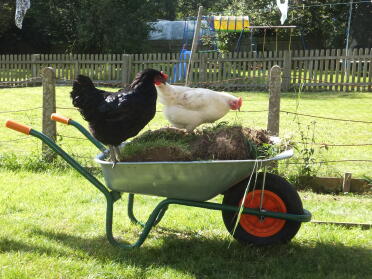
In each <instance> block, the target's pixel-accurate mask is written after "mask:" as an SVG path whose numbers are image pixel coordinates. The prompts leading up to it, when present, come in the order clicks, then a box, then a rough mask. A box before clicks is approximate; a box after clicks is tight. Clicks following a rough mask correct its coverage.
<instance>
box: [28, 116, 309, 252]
mask: <svg viewBox="0 0 372 279" xmlns="http://www.w3.org/2000/svg"><path fill="white" fill-rule="evenodd" d="M68 124H70V125H73V126H74V127H75V128H77V129H78V130H79V131H80V132H82V133H83V134H84V135H85V136H86V137H87V138H88V139H89V140H90V141H91V142H92V143H93V144H94V145H95V146H96V147H97V148H98V149H100V150H102V151H103V150H104V149H105V148H104V146H103V145H102V144H101V143H100V142H98V141H97V140H96V139H95V138H93V136H92V135H91V134H90V133H89V132H88V131H87V130H86V129H85V128H84V127H83V126H81V125H80V124H79V123H77V122H75V121H73V120H71V119H70V120H69V122H68ZM29 134H30V135H32V136H34V137H36V138H39V139H40V140H42V141H43V142H44V143H45V144H46V145H48V146H49V147H50V148H51V149H52V150H53V151H54V152H56V153H57V154H58V155H60V156H61V157H62V158H63V159H64V160H65V161H66V162H67V163H68V164H70V165H71V166H72V167H73V168H74V169H75V170H77V171H78V172H79V173H80V174H81V175H82V176H84V177H85V178H86V179H87V180H88V181H89V182H90V183H92V184H93V186H94V187H96V188H97V189H98V190H99V191H100V192H102V194H103V195H104V196H105V198H106V205H107V206H106V237H107V239H108V241H109V242H110V244H112V245H113V246H117V247H120V248H134V247H139V246H141V245H142V244H143V242H144V241H145V240H146V238H147V236H148V234H149V233H150V231H151V229H152V227H153V226H155V225H156V224H158V223H159V222H160V221H161V219H162V218H163V216H164V214H165V212H166V211H167V209H168V207H169V205H172V204H176V205H184V206H193V207H199V208H205V209H211V210H220V211H222V210H224V211H233V212H239V210H240V208H239V207H237V206H229V205H223V204H218V203H212V202H200V201H190V200H181V199H171V198H166V199H164V200H162V201H161V202H160V203H159V204H158V205H157V206H156V207H155V208H154V210H153V211H152V213H151V214H150V216H149V217H148V219H147V221H146V223H141V222H140V221H138V220H137V218H136V217H135V216H134V213H133V206H134V194H131V193H129V196H128V217H129V219H130V220H131V221H132V222H133V223H135V224H138V225H141V226H142V227H143V230H142V232H141V234H140V236H139V237H138V239H137V241H136V242H134V243H132V244H130V243H123V242H120V241H118V240H116V239H115V237H114V235H113V230H112V229H113V210H114V203H115V202H116V201H118V200H119V199H120V198H121V194H122V193H121V192H118V191H111V190H109V189H108V188H107V187H106V186H104V185H103V184H102V183H101V182H100V181H99V180H98V179H97V178H95V177H94V176H93V175H91V174H90V173H89V172H88V171H87V170H86V169H85V168H84V167H82V166H81V165H80V164H79V163H78V162H77V161H76V160H74V159H73V158H72V157H71V156H70V155H69V154H67V153H66V152H65V151H64V150H63V149H62V148H61V147H59V146H58V145H57V144H56V143H55V142H54V141H53V140H52V139H51V138H49V137H48V136H46V135H44V134H43V133H41V132H38V131H36V130H34V129H30V133H29ZM242 214H252V215H256V216H259V217H272V218H279V219H284V220H289V221H297V222H308V221H310V219H311V214H310V212H309V211H307V210H305V209H304V214H302V215H296V214H288V213H281V212H271V211H265V210H259V209H251V208H244V209H243V211H242Z"/></svg>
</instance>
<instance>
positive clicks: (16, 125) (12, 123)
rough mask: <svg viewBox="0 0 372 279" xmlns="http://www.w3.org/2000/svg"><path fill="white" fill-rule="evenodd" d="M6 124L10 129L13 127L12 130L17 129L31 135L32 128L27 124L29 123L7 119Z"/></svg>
mask: <svg viewBox="0 0 372 279" xmlns="http://www.w3.org/2000/svg"><path fill="white" fill-rule="evenodd" d="M5 126H6V127H7V128H9V129H12V130H15V131H17V132H20V133H24V134H26V135H29V134H30V132H31V130H32V128H31V127H29V126H27V125H24V124H21V123H18V122H16V121H13V120H7V121H6V122H5Z"/></svg>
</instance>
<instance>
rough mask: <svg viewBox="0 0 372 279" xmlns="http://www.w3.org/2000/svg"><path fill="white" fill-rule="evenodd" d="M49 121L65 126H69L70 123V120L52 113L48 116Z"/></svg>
mask: <svg viewBox="0 0 372 279" xmlns="http://www.w3.org/2000/svg"><path fill="white" fill-rule="evenodd" d="M50 119H52V120H54V121H57V122H59V123H62V124H66V125H69V124H70V121H71V118H68V117H66V116H63V115H60V114H58V113H52V115H51V116H50Z"/></svg>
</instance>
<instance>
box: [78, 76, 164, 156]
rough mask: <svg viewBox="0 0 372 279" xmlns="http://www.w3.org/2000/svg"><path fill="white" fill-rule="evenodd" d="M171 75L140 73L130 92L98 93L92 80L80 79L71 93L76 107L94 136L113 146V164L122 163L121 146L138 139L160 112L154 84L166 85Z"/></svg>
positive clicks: (111, 150)
mask: <svg viewBox="0 0 372 279" xmlns="http://www.w3.org/2000/svg"><path fill="white" fill-rule="evenodd" d="M166 80H167V75H166V74H163V73H162V72H159V71H157V70H154V69H146V70H144V71H142V72H140V73H138V74H137V75H136V77H135V79H134V81H133V82H132V84H131V85H130V86H129V89H128V90H127V91H124V90H120V91H119V92H117V93H113V92H107V91H104V90H100V89H97V88H96V87H95V86H94V85H93V83H92V81H91V79H90V78H89V77H86V76H83V75H79V76H78V77H77V79H76V80H75V81H74V83H73V89H72V91H71V99H72V104H73V105H74V106H75V107H76V108H78V109H79V111H80V113H81V115H82V116H83V118H84V119H85V120H86V121H88V123H89V129H90V131H91V132H92V134H93V136H94V137H95V138H96V139H97V140H99V141H100V142H102V143H103V144H106V145H108V146H109V149H110V154H111V159H112V161H113V162H115V163H116V162H117V161H120V160H121V158H120V151H119V148H118V145H120V144H121V143H122V142H123V141H125V140H126V139H128V138H131V137H134V136H136V135H137V134H138V133H139V132H140V131H141V130H142V129H143V128H144V127H145V126H146V124H147V123H149V122H150V120H151V119H152V118H153V117H154V116H155V112H156V98H157V93H156V88H155V86H154V83H157V84H159V83H165V82H166Z"/></svg>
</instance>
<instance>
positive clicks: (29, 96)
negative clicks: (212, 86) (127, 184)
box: [0, 87, 372, 178]
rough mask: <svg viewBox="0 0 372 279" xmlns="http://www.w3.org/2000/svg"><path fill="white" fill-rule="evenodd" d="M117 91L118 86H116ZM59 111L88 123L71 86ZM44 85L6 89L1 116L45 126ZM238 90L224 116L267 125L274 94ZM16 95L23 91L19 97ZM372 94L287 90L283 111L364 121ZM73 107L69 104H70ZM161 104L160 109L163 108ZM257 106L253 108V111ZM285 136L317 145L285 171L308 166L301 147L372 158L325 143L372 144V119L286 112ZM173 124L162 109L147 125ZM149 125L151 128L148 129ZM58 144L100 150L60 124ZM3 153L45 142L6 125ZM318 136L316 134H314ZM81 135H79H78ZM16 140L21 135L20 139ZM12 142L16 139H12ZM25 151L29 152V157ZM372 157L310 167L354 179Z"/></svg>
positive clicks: (367, 150)
mask: <svg viewBox="0 0 372 279" xmlns="http://www.w3.org/2000/svg"><path fill="white" fill-rule="evenodd" d="M111 90H112V91H114V90H115V89H111ZM56 91H57V107H58V108H57V112H59V113H61V114H64V115H66V116H69V117H71V118H73V119H75V120H76V121H80V122H81V123H82V124H84V125H85V122H84V121H83V120H82V118H81V116H80V115H79V113H78V112H77V111H76V110H74V109H69V108H72V106H71V101H70V99H69V91H71V87H57V90H56ZM41 92H42V90H41V88H40V87H35V88H17V89H2V90H0V121H4V120H6V119H8V118H10V119H14V120H18V121H20V122H23V123H25V124H27V125H30V126H32V127H34V128H35V129H39V130H40V129H41V124H42V122H41V115H42V111H41V109H40V107H41V98H42V96H41ZM236 95H239V96H242V97H243V107H242V110H243V111H242V112H240V113H237V112H230V113H228V114H227V115H226V116H225V117H224V118H223V119H222V121H229V122H230V123H238V124H243V125H245V126H248V127H252V128H266V126H267V112H266V111H265V110H267V108H268V95H267V93H252V92H249V93H247V92H239V93H236ZM14 96H17V98H15V97H14ZM371 106H372V94H370V93H302V94H301V95H300V96H298V94H296V93H284V94H283V96H282V100H281V110H283V111H290V112H298V113H301V114H310V115H315V116H323V117H330V118H339V119H351V120H362V121H369V122H372V113H371ZM30 108H35V109H34V110H31V111H21V112H14V113H12V112H10V113H4V111H14V110H22V109H30ZM66 108H67V109H66ZM161 109H162V107H161V105H159V106H158V110H159V111H161ZM250 111H252V112H250ZM280 116H281V122H280V136H281V137H291V138H293V140H295V141H296V142H304V141H305V142H307V143H312V142H314V143H315V144H307V145H301V144H300V145H299V146H298V148H299V150H297V152H296V155H295V157H294V158H293V159H292V160H290V161H288V162H289V163H291V165H289V167H288V166H287V165H286V164H282V166H283V167H282V168H281V172H282V173H284V174H285V175H287V176H288V177H289V176H291V175H296V174H298V173H299V171H300V169H301V168H302V167H303V165H292V164H293V163H300V162H303V156H302V155H301V151H302V152H305V151H309V150H311V149H314V155H310V156H309V157H308V159H313V160H314V161H338V160H370V159H371V158H372V145H369V146H335V147H332V146H330V147H329V148H328V150H326V149H325V148H322V146H321V145H319V144H322V143H326V144H343V145H345V144H372V142H371V136H372V128H371V125H372V124H371V123H357V122H345V121H334V120H327V119H318V118H311V117H307V116H301V115H299V116H296V115H293V114H287V113H284V112H283V113H281V115H280ZM165 125H168V123H167V121H166V120H165V118H164V117H163V114H162V113H161V112H159V113H157V115H156V117H155V118H154V119H153V121H151V122H150V123H149V125H148V127H147V129H157V128H160V127H163V126H165ZM144 130H146V129H144ZM57 131H58V134H59V135H60V136H59V137H58V143H59V144H61V145H62V146H63V148H65V149H66V150H67V151H68V152H69V153H70V154H74V155H77V156H79V157H82V158H83V159H86V161H91V160H90V158H91V157H92V156H94V155H95V154H96V153H97V152H96V150H95V147H93V146H92V145H91V144H90V143H89V142H87V141H86V140H84V139H81V138H82V136H81V134H80V133H79V132H78V131H75V129H72V128H71V127H66V126H64V125H61V124H58V127H57ZM0 133H1V138H0V154H5V153H7V154H9V153H16V154H17V156H18V157H19V156H20V155H25V156H26V158H30V157H29V155H30V153H40V150H41V144H40V142H39V141H38V140H36V139H34V138H31V137H27V136H23V135H20V134H16V133H15V132H13V131H11V130H9V129H6V128H4V126H3V125H1V126H0ZM313 135H314V138H313V139H312V136H313ZM76 138H78V139H76ZM12 140H17V141H16V142H14V141H12ZM9 141H10V142H9ZM25 156H23V157H25ZM371 166H372V162H355V161H353V162H337V163H329V164H321V165H319V164H314V165H311V166H310V171H311V172H312V173H315V174H317V175H331V176H334V175H339V176H342V175H343V173H345V172H351V173H352V175H353V177H354V178H357V177H364V176H369V177H371V175H370V169H371Z"/></svg>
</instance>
